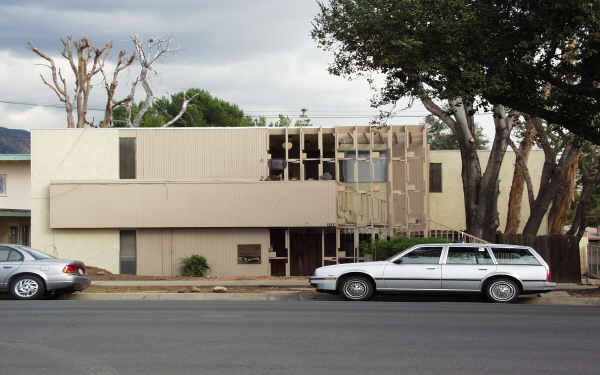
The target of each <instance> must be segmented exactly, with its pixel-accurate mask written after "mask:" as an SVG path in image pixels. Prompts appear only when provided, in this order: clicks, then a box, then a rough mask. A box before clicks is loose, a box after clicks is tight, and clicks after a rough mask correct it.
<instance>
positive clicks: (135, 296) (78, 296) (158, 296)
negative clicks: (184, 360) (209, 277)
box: [61, 292, 301, 301]
mask: <svg viewBox="0 0 600 375" xmlns="http://www.w3.org/2000/svg"><path fill="white" fill-rule="evenodd" d="M300 293H301V292H269V293H162V292H141V293H74V294H72V295H70V296H66V297H64V298H61V299H65V300H76V301H298V300H300V297H299V295H300Z"/></svg>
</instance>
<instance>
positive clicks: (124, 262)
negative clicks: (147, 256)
mask: <svg viewBox="0 0 600 375" xmlns="http://www.w3.org/2000/svg"><path fill="white" fill-rule="evenodd" d="M119 237H120V240H119V243H120V257H119V258H120V259H119V260H120V269H121V270H120V273H121V274H126V275H135V274H136V271H137V249H136V236H135V231H134V230H122V231H120V232H119Z"/></svg>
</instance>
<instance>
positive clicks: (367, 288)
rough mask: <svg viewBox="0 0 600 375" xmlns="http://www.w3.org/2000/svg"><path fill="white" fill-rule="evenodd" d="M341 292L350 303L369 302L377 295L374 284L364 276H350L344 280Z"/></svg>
mask: <svg viewBox="0 0 600 375" xmlns="http://www.w3.org/2000/svg"><path fill="white" fill-rule="evenodd" d="M340 289H341V290H340V292H341V294H342V295H343V296H344V298H346V299H347V300H350V301H368V300H370V299H371V298H372V297H373V295H374V294H375V286H374V285H373V282H372V281H371V280H369V279H368V278H366V277H364V276H359V275H356V276H352V275H351V276H348V277H346V278H344V279H343V280H342V284H341V285H340Z"/></svg>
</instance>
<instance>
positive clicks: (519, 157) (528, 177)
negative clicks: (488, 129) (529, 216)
mask: <svg viewBox="0 0 600 375" xmlns="http://www.w3.org/2000/svg"><path fill="white" fill-rule="evenodd" d="M508 144H509V145H510V147H511V148H512V149H513V151H514V152H515V159H516V160H517V163H519V166H520V167H521V169H522V171H523V177H525V184H526V185H527V198H528V199H529V209H530V210H531V209H533V205H534V203H535V197H534V195H533V194H534V193H533V183H532V182H531V174H530V173H529V168H528V167H527V163H525V158H524V157H523V154H521V150H519V149H518V148H517V146H516V145H515V143H514V142H513V141H512V139H510V137H509V138H508Z"/></svg>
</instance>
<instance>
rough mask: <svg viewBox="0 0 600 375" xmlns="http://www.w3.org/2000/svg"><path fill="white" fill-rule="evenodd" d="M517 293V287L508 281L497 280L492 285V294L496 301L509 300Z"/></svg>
mask: <svg viewBox="0 0 600 375" xmlns="http://www.w3.org/2000/svg"><path fill="white" fill-rule="evenodd" d="M515 293H516V290H515V287H514V286H513V285H512V284H511V283H508V282H506V281H496V282H495V283H493V284H492V286H491V287H490V294H491V295H492V297H493V298H494V299H495V300H496V301H509V300H511V299H512V298H514V296H515Z"/></svg>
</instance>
